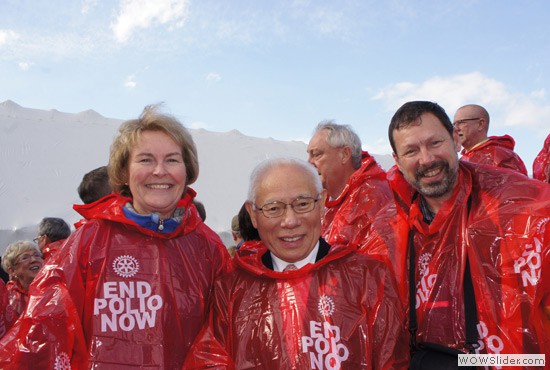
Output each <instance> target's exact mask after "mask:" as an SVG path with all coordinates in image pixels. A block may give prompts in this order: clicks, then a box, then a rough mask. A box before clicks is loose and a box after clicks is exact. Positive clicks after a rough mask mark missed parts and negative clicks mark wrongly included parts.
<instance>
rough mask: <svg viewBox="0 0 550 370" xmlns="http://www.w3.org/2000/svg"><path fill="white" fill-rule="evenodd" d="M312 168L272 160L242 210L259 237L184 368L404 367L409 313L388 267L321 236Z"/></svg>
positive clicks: (256, 175)
mask: <svg viewBox="0 0 550 370" xmlns="http://www.w3.org/2000/svg"><path fill="white" fill-rule="evenodd" d="M325 197H326V191H325V190H324V189H323V188H322V185H321V181H320V179H319V176H318V175H317V171H316V170H315V168H314V167H313V166H311V165H310V164H308V163H307V162H305V161H302V160H298V159H288V158H279V159H270V160H267V161H265V162H263V163H261V164H260V165H259V166H258V167H256V169H255V170H254V171H253V173H252V175H251V181H250V188H249V192H248V200H247V203H246V208H247V210H248V212H249V214H250V217H251V219H252V222H253V224H254V226H255V227H256V228H257V229H258V232H259V235H260V239H261V241H248V242H245V243H244V244H243V246H242V247H241V248H240V249H239V250H238V251H237V252H236V254H235V257H234V263H235V270H234V271H232V272H230V273H229V274H227V275H225V276H222V278H221V279H219V281H218V282H217V283H216V285H215V290H214V304H213V308H212V312H211V317H210V320H209V324H208V325H207V326H206V327H205V328H204V329H203V331H202V332H201V334H199V336H198V338H197V340H196V341H195V344H194V346H193V348H192V349H191V351H190V353H189V355H188V357H187V361H186V363H185V365H184V368H185V369H188V370H189V369H206V368H214V367H215V368H218V369H221V368H224V369H244V368H247V369H252V368H253V369H265V370H268V369H269V370H272V369H278V370H285V369H314V368H318V369H321V368H324V369H342V370H346V369H354V370H355V369H382V368H385V369H389V368H392V369H405V368H406V365H407V357H408V351H407V348H408V342H407V335H406V332H405V329H404V325H403V323H404V314H403V308H402V305H401V304H400V301H399V298H398V294H397V292H396V287H395V286H396V282H395V280H394V277H393V275H392V274H391V273H390V271H389V268H388V267H387V265H386V264H385V263H384V262H382V261H379V260H377V259H374V258H372V257H369V256H366V255H363V254H361V253H359V252H357V251H356V250H355V249H353V248H350V247H347V246H341V245H332V246H331V245H329V244H327V242H326V241H325V240H323V239H322V238H321V214H322V210H323V206H322V205H323V202H324V200H325Z"/></svg>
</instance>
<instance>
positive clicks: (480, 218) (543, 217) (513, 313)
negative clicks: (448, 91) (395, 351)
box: [388, 163, 550, 358]
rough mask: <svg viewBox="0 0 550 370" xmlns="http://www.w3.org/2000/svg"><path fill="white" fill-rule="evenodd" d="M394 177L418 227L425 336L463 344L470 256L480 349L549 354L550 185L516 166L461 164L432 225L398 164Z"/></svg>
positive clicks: (403, 209)
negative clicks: (518, 171)
mask: <svg viewBox="0 0 550 370" xmlns="http://www.w3.org/2000/svg"><path fill="white" fill-rule="evenodd" d="M388 179H389V180H390V184H391V186H392V189H394V191H395V195H396V200H397V204H398V205H399V208H398V209H399V212H400V213H402V214H404V215H405V217H406V215H410V226H411V227H412V229H413V230H414V245H415V255H416V271H417V273H416V281H417V294H416V301H417V318H418V322H419V327H418V333H417V334H418V340H419V341H431V342H436V343H440V344H444V345H449V346H453V347H455V348H462V344H463V343H464V339H465V338H464V337H465V327H464V300H463V295H462V290H463V289H462V286H463V285H462V284H463V281H462V276H463V272H464V269H465V261H466V256H468V258H469V261H470V266H471V275H472V280H473V285H474V290H475V297H476V300H477V313H478V318H479V321H480V324H479V325H478V332H479V335H480V339H481V340H480V344H481V347H480V349H479V352H480V353H494V354H497V353H502V354H505V353H508V354H522V353H543V354H546V358H549V356H550V330H549V328H550V316H548V315H547V314H545V309H546V310H550V307H549V306H548V304H549V303H550V299H549V296H550V279H549V274H550V186H548V185H547V184H544V183H542V182H539V181H534V180H532V179H529V178H527V177H525V176H522V175H519V174H516V173H515V172H512V171H496V170H495V169H493V168H491V167H487V166H478V165H475V164H471V163H460V174H459V178H458V183H459V186H457V187H456V189H455V191H454V193H453V194H452V196H451V198H450V199H448V200H447V201H445V203H444V204H443V205H442V207H441V209H440V210H439V212H438V213H437V215H436V217H435V219H434V220H433V222H432V223H431V224H430V225H428V224H426V223H424V222H423V221H422V213H421V211H420V208H419V197H416V199H414V198H413V194H414V191H413V190H412V188H411V187H410V186H408V184H407V183H406V181H405V179H404V178H403V176H402V174H401V173H400V172H399V171H398V170H397V169H396V168H394V169H392V171H390V173H389V176H388ZM469 198H470V199H471V201H470V202H469V201H468V199H469ZM413 199H414V200H413ZM469 203H470V206H469ZM405 217H403V219H404V218H405ZM428 309H429V314H428V313H427V312H428ZM456 312H458V313H459V315H458V316H457V315H456V314H454V313H456ZM548 312H549V313H550V311H548Z"/></svg>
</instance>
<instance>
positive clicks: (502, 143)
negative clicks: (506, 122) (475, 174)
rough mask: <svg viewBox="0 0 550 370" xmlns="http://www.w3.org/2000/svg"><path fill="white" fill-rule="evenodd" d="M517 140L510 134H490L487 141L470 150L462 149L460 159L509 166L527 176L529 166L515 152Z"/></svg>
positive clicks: (494, 165) (503, 166)
mask: <svg viewBox="0 0 550 370" xmlns="http://www.w3.org/2000/svg"><path fill="white" fill-rule="evenodd" d="M515 146H516V142H515V141H514V139H513V138H512V137H511V136H509V135H503V136H489V138H488V139H487V141H485V142H483V143H481V144H478V145H476V146H474V147H473V148H472V149H470V150H468V151H467V150H466V149H462V152H460V154H462V157H460V160H462V161H465V162H472V163H479V164H484V165H487V166H493V167H502V168H509V169H512V170H514V171H517V172H519V173H521V174H524V175H525V176H527V168H526V167H525V164H524V163H523V161H522V160H521V158H520V157H519V155H518V154H517V153H516V152H514V147H515Z"/></svg>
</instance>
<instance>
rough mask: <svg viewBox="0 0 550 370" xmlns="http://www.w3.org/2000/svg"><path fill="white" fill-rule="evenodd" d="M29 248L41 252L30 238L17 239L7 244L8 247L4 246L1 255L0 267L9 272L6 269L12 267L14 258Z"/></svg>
mask: <svg viewBox="0 0 550 370" xmlns="http://www.w3.org/2000/svg"><path fill="white" fill-rule="evenodd" d="M30 250H36V251H38V252H40V253H42V252H41V251H40V248H39V247H38V245H36V244H34V243H33V242H31V241H30V240H18V241H16V242H13V243H11V244H10V245H8V248H6V251H5V252H4V255H3V256H2V269H4V271H6V272H7V273H8V274H9V273H10V272H9V271H8V270H9V269H10V268H13V267H14V265H15V259H16V258H17V257H18V256H19V255H20V254H21V253H25V252H26V251H30Z"/></svg>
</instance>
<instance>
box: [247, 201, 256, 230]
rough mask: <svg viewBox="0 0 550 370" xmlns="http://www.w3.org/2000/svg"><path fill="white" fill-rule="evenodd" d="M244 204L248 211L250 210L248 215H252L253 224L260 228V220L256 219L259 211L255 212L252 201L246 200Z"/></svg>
mask: <svg viewBox="0 0 550 370" xmlns="http://www.w3.org/2000/svg"><path fill="white" fill-rule="evenodd" d="M244 206H245V208H246V211H247V212H248V215H249V216H250V220H251V221H252V225H254V227H255V228H256V229H257V228H258V226H256V225H257V224H258V222H257V220H256V216H257V213H256V212H254V210H253V209H252V203H250V202H246V203H245V205H244Z"/></svg>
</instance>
